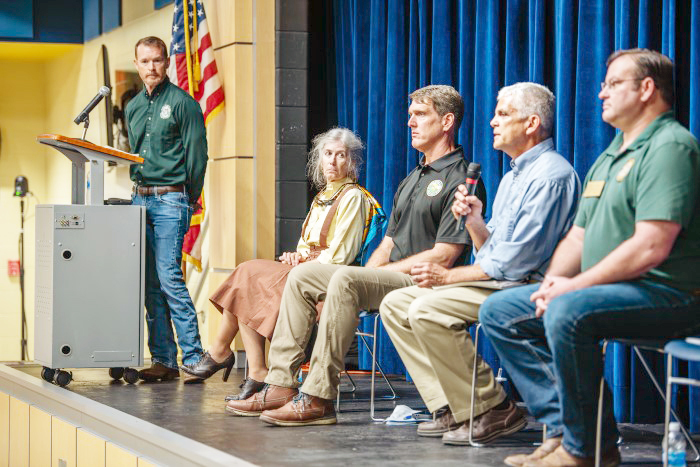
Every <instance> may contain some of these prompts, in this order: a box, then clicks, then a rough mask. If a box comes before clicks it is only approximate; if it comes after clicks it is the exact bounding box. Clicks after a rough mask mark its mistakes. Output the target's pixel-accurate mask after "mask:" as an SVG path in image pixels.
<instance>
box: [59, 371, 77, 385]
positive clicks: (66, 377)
mask: <svg viewBox="0 0 700 467" xmlns="http://www.w3.org/2000/svg"><path fill="white" fill-rule="evenodd" d="M72 379H73V375H72V374H71V373H69V372H67V371H63V370H59V371H58V373H56V384H58V385H59V386H61V387H64V386H68V383H70V382H71V380H72Z"/></svg>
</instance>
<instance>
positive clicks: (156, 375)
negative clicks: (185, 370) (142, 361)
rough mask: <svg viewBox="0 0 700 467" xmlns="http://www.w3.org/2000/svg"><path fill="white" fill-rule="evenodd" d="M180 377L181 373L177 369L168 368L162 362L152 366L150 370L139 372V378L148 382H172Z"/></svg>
mask: <svg viewBox="0 0 700 467" xmlns="http://www.w3.org/2000/svg"><path fill="white" fill-rule="evenodd" d="M179 377H180V372H179V371H178V370H177V368H168V367H167V366H165V365H163V364H162V363H160V362H156V363H154V364H153V365H151V367H150V368H146V369H144V370H141V371H139V378H140V379H142V380H144V381H146V382H148V383H154V382H156V381H170V380H173V379H175V378H179Z"/></svg>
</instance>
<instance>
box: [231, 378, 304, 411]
mask: <svg viewBox="0 0 700 467" xmlns="http://www.w3.org/2000/svg"><path fill="white" fill-rule="evenodd" d="M298 393H299V391H297V390H296V389H293V388H283V387H281V386H274V385H272V384H266V385H265V387H264V388H262V390H261V391H259V392H256V393H255V394H253V395H252V396H250V397H249V398H247V399H244V400H237V401H228V402H227V403H226V411H227V412H228V413H230V414H233V415H239V416H241V417H257V416H259V415H260V414H261V413H262V412H263V410H268V409H279V408H280V407H282V406H283V405H284V404H286V403H287V402H289V401H291V400H292V398H294V396H296V395H297V394H298Z"/></svg>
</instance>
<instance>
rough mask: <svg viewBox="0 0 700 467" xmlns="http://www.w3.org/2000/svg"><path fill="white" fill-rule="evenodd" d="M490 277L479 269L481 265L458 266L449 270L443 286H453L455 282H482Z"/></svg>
mask: <svg viewBox="0 0 700 467" xmlns="http://www.w3.org/2000/svg"><path fill="white" fill-rule="evenodd" d="M489 279H491V277H490V276H489V275H488V274H486V273H485V272H484V270H483V269H481V265H479V264H472V265H469V266H459V267H456V268H453V269H450V270H449V271H448V273H447V277H446V279H445V284H455V283H457V282H467V281H484V280H489Z"/></svg>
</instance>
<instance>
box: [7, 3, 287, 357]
mask: <svg viewBox="0 0 700 467" xmlns="http://www.w3.org/2000/svg"><path fill="white" fill-rule="evenodd" d="M145 3H148V2H143V1H142V0H123V2H122V5H123V18H124V25H123V26H122V27H120V28H118V29H116V30H113V31H110V32H109V33H107V34H104V35H101V36H99V37H97V38H95V39H93V40H91V41H89V42H87V43H85V44H84V45H83V46H76V47H75V48H73V49H69V50H68V51H66V50H64V49H61V55H60V56H57V57H56V58H53V59H48V60H47V59H46V58H45V51H44V55H42V57H41V58H38V57H37V58H36V61H31V58H29V59H28V60H25V61H21V62H19V61H12V60H8V59H5V60H3V59H2V58H1V57H0V69H2V70H11V71H12V72H11V73H7V72H6V73H2V74H0V102H2V105H0V131H1V132H2V148H1V151H0V213H2V214H3V218H4V219H5V224H4V226H3V227H4V228H3V229H0V268H2V269H1V270H0V271H4V270H6V268H7V260H9V259H18V254H17V238H18V235H19V202H18V200H17V199H14V198H12V196H11V192H12V189H13V188H14V178H15V176H16V175H19V174H22V175H25V176H27V177H28V178H29V182H30V189H31V190H32V191H33V192H34V193H35V195H36V198H37V199H38V200H40V201H41V203H45V204H68V203H70V183H71V180H70V175H71V174H70V167H71V165H70V162H69V161H68V159H66V158H65V157H64V156H63V155H62V154H60V153H58V152H57V151H55V150H53V149H50V148H46V147H43V146H41V145H39V144H38V143H36V142H35V137H36V135H38V134H41V133H58V134H63V135H67V136H72V137H79V136H81V134H82V130H81V128H79V127H77V126H76V125H75V124H73V118H74V117H75V115H77V114H78V113H79V112H80V110H82V108H83V107H84V106H85V104H86V103H87V102H88V101H89V100H90V99H91V98H92V97H93V96H94V95H95V93H96V91H97V89H98V88H99V86H100V85H101V83H100V82H98V76H100V75H99V73H100V70H101V68H100V67H101V65H99V63H98V62H99V56H100V49H101V46H102V45H103V44H104V45H105V46H106V47H107V49H108V53H109V61H110V66H111V70H112V81H113V82H114V80H115V77H114V70H116V69H126V70H130V71H131V70H133V45H134V43H135V42H136V41H137V40H138V39H139V38H141V37H144V36H147V35H156V36H160V37H161V38H163V39H164V40H165V41H166V43H168V42H169V41H170V28H171V23H172V10H173V6H172V5H170V6H168V7H165V8H163V9H160V10H155V11H154V10H153V9H152V7H150V6H149V7H145V6H144V5H145ZM274 3H275V1H274V0H257V1H255V2H253V0H236V1H235V2H234V1H231V0H204V5H205V7H206V10H207V15H208V19H209V29H210V33H211V37H212V42H213V45H214V48H216V49H218V50H217V51H216V52H215V57H216V59H217V66H218V69H219V74H220V77H221V79H222V80H223V84H224V89H225V93H226V104H225V110H224V112H222V113H221V114H220V115H219V116H217V117H216V118H215V119H214V120H213V122H212V124H211V125H210V128H209V147H210V153H209V157H210V162H209V167H208V175H207V181H206V183H205V196H206V197H207V205H208V208H209V222H210V227H209V232H210V236H209V237H210V238H209V239H208V241H207V243H205V248H207V245H211V247H208V249H207V250H206V251H205V252H204V255H205V256H206V257H209V258H210V266H211V267H215V268H217V271H218V274H216V275H215V277H214V278H213V279H211V280H210V279H209V277H210V276H212V275H211V274H205V275H204V277H205V283H204V286H203V287H202V290H203V293H202V294H201V296H200V299H199V300H198V302H197V303H195V307H196V308H197V310H198V311H202V310H203V311H204V312H205V316H203V317H200V319H201V318H204V319H205V321H206V323H202V322H200V331H201V334H202V337H203V343H204V345H205V347H206V346H207V345H208V342H207V340H208V339H207V336H208V334H209V333H210V332H215V331H216V327H217V323H218V315H219V314H218V312H215V311H213V308H210V307H209V305H208V301H207V296H208V294H209V292H210V291H211V290H212V289H214V288H216V287H217V286H218V285H219V283H220V282H221V280H222V279H223V278H224V277H225V276H226V275H227V272H228V271H230V270H232V269H233V268H234V267H235V266H236V265H237V264H239V263H240V262H242V261H245V260H247V259H251V258H255V257H260V258H272V255H273V253H274V232H275V226H274V222H275V221H274V210H275V206H274V189H275V186H274V180H275V124H274V121H273V116H274V115H275V108H274V96H275V89H274V76H275V70H274V66H275V63H274V41H275V31H274V17H275V15H274ZM149 5H152V3H151V4H149ZM103 119H104V108H103V105H100V106H99V107H98V109H96V110H95V111H93V113H92V114H91V115H90V120H91V122H90V123H91V125H90V129H89V130H88V133H87V136H86V138H87V139H88V140H89V141H92V142H95V143H97V144H106V140H103V137H102V135H101V127H102V126H103V125H104V123H103ZM213 174H215V175H216V177H214V175H213ZM212 180H216V183H214V182H213V181H212ZM130 189H131V182H130V181H129V178H128V169H127V168H126V167H115V168H108V169H107V171H106V174H105V196H106V197H121V198H126V197H128V196H129V193H130ZM35 204H36V203H35V201H34V200H31V201H30V213H31V215H30V216H29V219H28V221H27V225H26V228H25V232H26V235H25V244H26V249H25V265H26V270H27V274H26V276H27V281H26V282H27V288H26V297H27V307H26V309H27V315H28V329H29V336H30V339H29V351H30V352H29V353H30V357H31V356H32V355H33V340H32V334H33V313H34V307H33V301H34V300H33V296H34V286H33V284H34V282H33V281H34V224H33V209H34V205H35ZM205 272H206V271H205ZM0 297H2V299H3V300H2V303H3V306H2V307H0V361H3V360H17V359H19V357H20V353H19V350H20V346H19V340H20V337H19V330H20V323H19V309H20V300H19V297H20V294H19V285H18V280H17V279H10V278H8V277H7V274H6V273H0ZM212 313H213V316H211V314H212ZM210 317H212V318H213V319H209V318H210Z"/></svg>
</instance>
